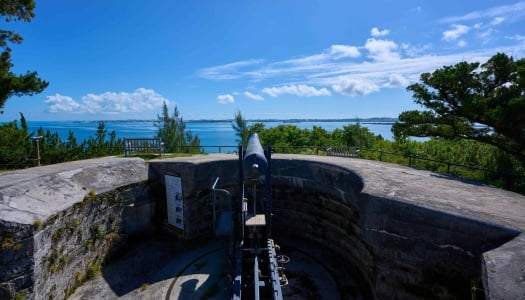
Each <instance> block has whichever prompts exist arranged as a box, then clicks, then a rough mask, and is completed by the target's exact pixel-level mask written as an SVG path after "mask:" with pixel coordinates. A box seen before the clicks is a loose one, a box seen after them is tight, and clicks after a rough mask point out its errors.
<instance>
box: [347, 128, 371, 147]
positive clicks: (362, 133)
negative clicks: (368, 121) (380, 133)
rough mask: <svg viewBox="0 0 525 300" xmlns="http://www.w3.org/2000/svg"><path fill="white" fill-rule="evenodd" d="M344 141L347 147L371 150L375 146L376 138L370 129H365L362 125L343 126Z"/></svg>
mask: <svg viewBox="0 0 525 300" xmlns="http://www.w3.org/2000/svg"><path fill="white" fill-rule="evenodd" d="M342 139H343V143H344V145H346V146H356V147H364V148H371V147H373V145H374V140H375V139H376V136H375V135H374V134H373V133H372V132H371V131H370V129H368V127H363V126H361V124H360V123H356V124H351V125H345V126H343V132H342Z"/></svg>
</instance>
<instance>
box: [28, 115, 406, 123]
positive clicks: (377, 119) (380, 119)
mask: <svg viewBox="0 0 525 300" xmlns="http://www.w3.org/2000/svg"><path fill="white" fill-rule="evenodd" d="M157 121H158V120H157V119H143V120H142V119H129V120H80V121H75V120H70V121H34V122H74V123H94V122H104V123H118V122H157ZM232 121H234V120H233V119H198V120H184V122H186V123H225V122H232ZM246 121H248V122H251V123H256V122H263V123H266V122H282V123H285V124H286V123H302V122H348V123H358V122H359V123H364V124H393V123H395V122H397V121H398V119H397V118H388V117H374V118H346V119H247V120H246Z"/></svg>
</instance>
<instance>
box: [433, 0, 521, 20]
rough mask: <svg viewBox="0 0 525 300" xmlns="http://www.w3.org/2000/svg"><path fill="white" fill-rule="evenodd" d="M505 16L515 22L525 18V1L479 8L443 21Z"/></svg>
mask: <svg viewBox="0 0 525 300" xmlns="http://www.w3.org/2000/svg"><path fill="white" fill-rule="evenodd" d="M504 16H505V17H506V18H505V20H506V21H509V22H514V21H518V20H520V19H523V18H524V17H525V1H521V2H517V3H514V4H509V5H501V6H495V7H491V8H488V9H485V10H477V11H473V12H469V13H467V14H465V15H462V16H452V17H446V18H443V19H441V22H442V23H457V22H465V21H473V20H479V19H485V18H501V17H504Z"/></svg>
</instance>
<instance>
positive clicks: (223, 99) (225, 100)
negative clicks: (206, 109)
mask: <svg viewBox="0 0 525 300" xmlns="http://www.w3.org/2000/svg"><path fill="white" fill-rule="evenodd" d="M217 101H218V102H219V103H220V104H230V103H233V102H235V98H233V96H232V95H230V94H226V95H219V96H217Z"/></svg>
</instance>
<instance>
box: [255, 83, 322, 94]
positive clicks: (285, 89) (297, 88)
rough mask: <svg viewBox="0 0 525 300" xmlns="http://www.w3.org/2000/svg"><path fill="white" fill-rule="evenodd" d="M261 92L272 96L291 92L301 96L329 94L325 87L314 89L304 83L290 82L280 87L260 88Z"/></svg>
mask: <svg viewBox="0 0 525 300" xmlns="http://www.w3.org/2000/svg"><path fill="white" fill-rule="evenodd" d="M262 92H263V93H265V94H268V95H270V96H272V97H278V96H279V95H282V94H291V95H296V96H301V97H313V96H330V95H331V93H330V91H329V90H328V89H326V88H321V89H316V88H315V87H313V86H308V85H305V84H298V85H295V84H291V85H283V86H280V87H271V88H264V89H263V90H262Z"/></svg>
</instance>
